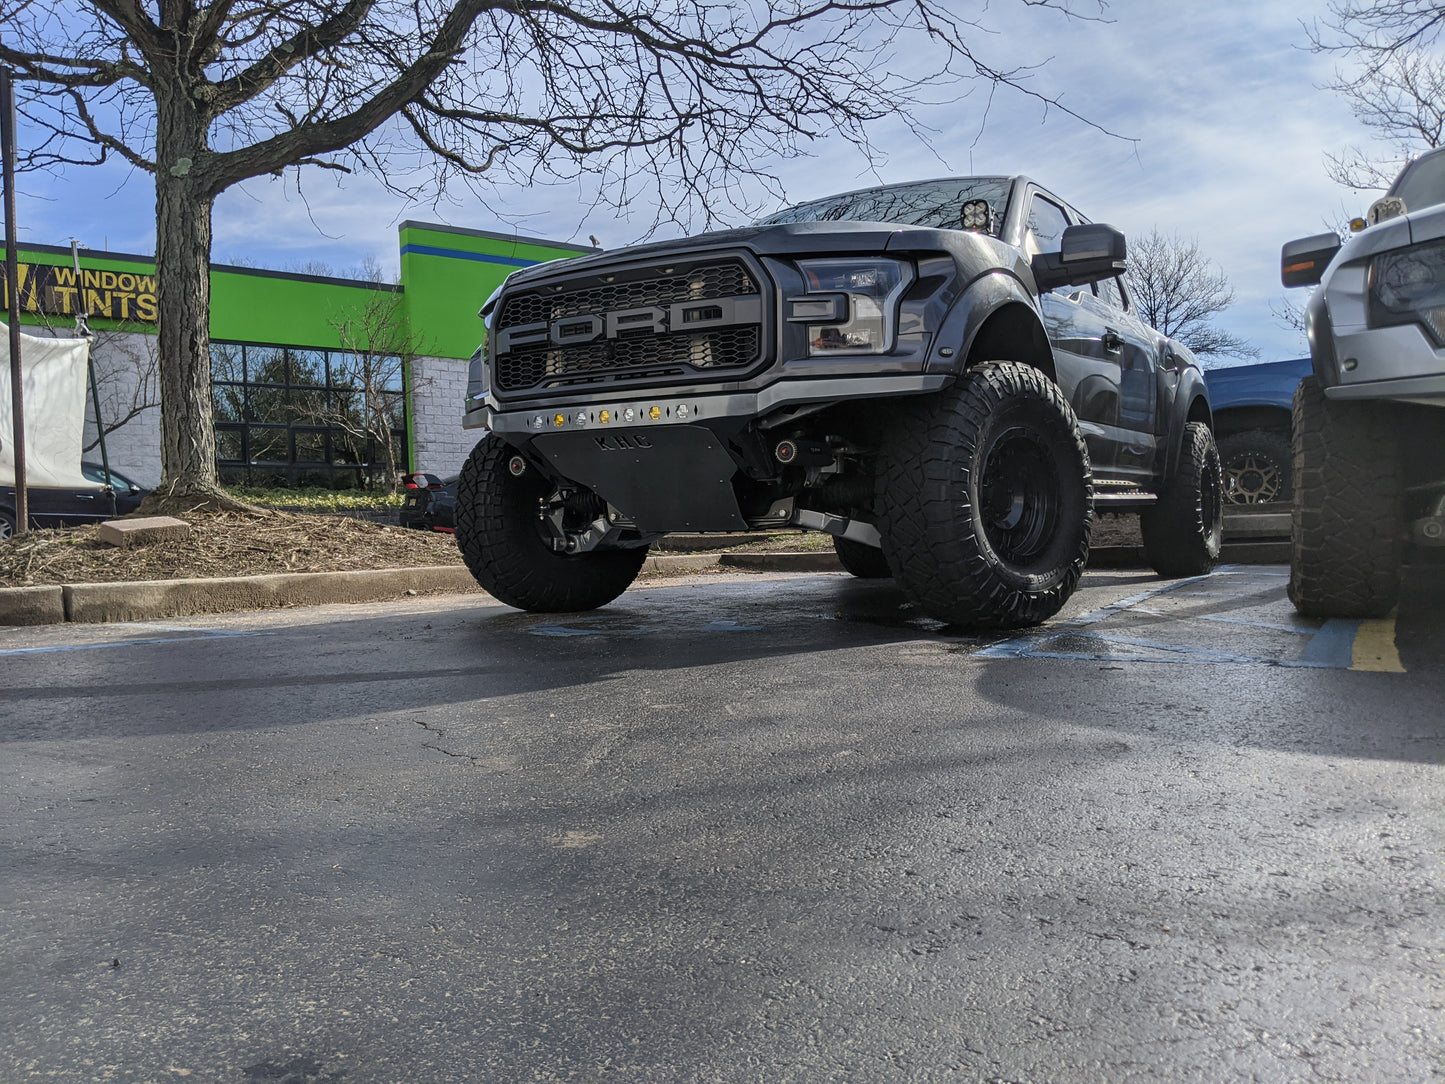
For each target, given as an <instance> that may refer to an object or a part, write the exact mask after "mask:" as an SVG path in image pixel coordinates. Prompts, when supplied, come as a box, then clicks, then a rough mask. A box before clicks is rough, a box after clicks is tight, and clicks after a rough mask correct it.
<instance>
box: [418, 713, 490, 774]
mask: <svg viewBox="0 0 1445 1084" xmlns="http://www.w3.org/2000/svg"><path fill="white" fill-rule="evenodd" d="M412 722H414V723H415V724H416V725H417V726H419V727H421V728H422V729H423V730H425V731H426V732H427V733H428V734H435V735H436V736H437V740H438V741H440V740H441V739H442V738H445V737H446V736H447V732H446V731H445V730H438V729H437V728H436V727H434V726H431V725H429V724H428V723H427V722H426V721H425V720H424V719H413V720H412ZM421 747H422V748H423V749H434V750H436V751H437V752H438V753H441V754H442V755H443V756H448V757H452V758H454V759H456V760H466V761H470V762H471V765H472V767H473V768H475V767H476V766H477V761H478V759H480V758H478V757H474V756H472V755H471V754H470V753H453V752H452V751H451V750H450V749H443V748H442V747H441V746H440V745H437V744H436V742H422V746H421Z"/></svg>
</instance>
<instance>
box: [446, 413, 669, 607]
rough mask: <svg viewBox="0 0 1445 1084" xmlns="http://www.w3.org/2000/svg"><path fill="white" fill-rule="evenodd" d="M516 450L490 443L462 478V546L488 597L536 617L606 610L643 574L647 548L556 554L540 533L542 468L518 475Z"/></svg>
mask: <svg viewBox="0 0 1445 1084" xmlns="http://www.w3.org/2000/svg"><path fill="white" fill-rule="evenodd" d="M512 452H513V449H512V448H511V446H510V445H508V444H507V443H506V442H504V441H502V440H500V439H498V438H496V437H493V436H489V437H485V438H483V439H482V440H481V441H480V442H479V443H478V444H477V446H476V447H475V448H473V449H472V454H471V455H470V456H469V457H468V458H467V462H466V464H465V466H463V467H462V471H461V476H460V477H459V478H458V480H457V505H456V540H457V547H458V548H459V549H460V550H461V553H462V560H463V561H464V562H465V563H466V566H467V568H468V569H469V570H470V571H471V573H472V575H473V576H474V577H475V578H476V581H477V583H479V584H481V586H482V588H483V589H484V590H486V592H487V593H488V594H490V595H492V596H493V597H494V598H496V599H497V600H499V601H501V602H505V603H506V604H507V605H508V606H515V607H517V608H518V609H521V610H528V611H531V612H533V613H574V612H578V611H582V610H595V609H596V608H597V607H599V606H605V605H607V603H609V602H611V601H612V600H613V599H615V598H616V597H617V596H618V595H620V594H622V592H624V591H626V590H627V588H628V587H629V586H630V585H631V583H632V581H633V580H634V579H636V578H637V574H638V572H640V571H641V570H642V565H643V562H645V561H646V560H647V549H646V547H638V548H635V549H611V550H594V551H592V552H590V553H581V554H561V553H556V552H555V551H553V550H552V549H550V548H549V547H548V545H547V544H546V542H544V541H543V539H542V535H541V533H540V531H539V529H538V527H537V523H536V519H537V501H538V499H539V498H541V497H542V496H544V495H545V494H546V493H547V492H548V491H549V490H550V489H551V488H552V486H551V483H550V482H548V481H546V479H544V478H542V477H541V475H540V474H539V473H538V472H537V470H536V468H535V467H533V468H531V469H529V470H528V471H527V472H526V473H525V474H524V475H523V476H522V477H521V478H516V477H513V476H512V474H511V472H510V471H508V469H507V460H508V459H509V458H510V457H511V455H512Z"/></svg>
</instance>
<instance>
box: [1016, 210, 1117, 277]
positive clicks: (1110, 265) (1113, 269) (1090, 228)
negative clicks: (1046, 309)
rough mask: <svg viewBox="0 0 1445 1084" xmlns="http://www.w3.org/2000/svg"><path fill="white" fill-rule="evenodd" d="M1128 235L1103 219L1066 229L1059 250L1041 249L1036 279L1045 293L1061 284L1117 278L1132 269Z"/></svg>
mask: <svg viewBox="0 0 1445 1084" xmlns="http://www.w3.org/2000/svg"><path fill="white" fill-rule="evenodd" d="M1127 256H1128V246H1127V245H1126V244H1125V241H1124V235H1123V234H1122V233H1120V232H1119V231H1118V230H1116V229H1115V228H1114V227H1113V226H1106V225H1104V224H1103V223H1102V222H1087V223H1084V224H1082V225H1078V226H1070V227H1069V228H1068V229H1066V230H1064V236H1063V238H1062V239H1061V240H1060V243H1059V251H1058V252H1041V253H1039V255H1037V256H1035V257H1034V258H1033V260H1032V261H1031V265H1032V267H1033V272H1034V281H1035V282H1036V283H1037V284H1038V287H1039V292H1040V293H1043V292H1046V291H1048V290H1052V289H1054V288H1055V287H1058V286H1084V285H1087V284H1088V283H1091V282H1099V281H1100V280H1102V279H1112V278H1117V277H1118V276H1120V275H1122V274H1123V273H1124V272H1125V271H1126V270H1128V266H1129V264H1128V259H1127Z"/></svg>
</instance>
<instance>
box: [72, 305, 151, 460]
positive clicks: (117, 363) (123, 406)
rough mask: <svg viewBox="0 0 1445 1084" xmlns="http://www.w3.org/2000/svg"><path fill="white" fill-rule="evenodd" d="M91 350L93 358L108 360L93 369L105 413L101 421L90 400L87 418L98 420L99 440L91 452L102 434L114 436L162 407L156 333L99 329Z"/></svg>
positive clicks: (87, 447)
mask: <svg viewBox="0 0 1445 1084" xmlns="http://www.w3.org/2000/svg"><path fill="white" fill-rule="evenodd" d="M90 352H91V357H92V358H94V357H96V356H97V355H99V356H100V357H103V358H104V359H105V361H104V364H97V365H96V366H95V367H94V369H93V370H92V371H93V372H94V374H95V393H96V397H97V398H98V399H99V400H100V414H101V416H100V419H99V422H98V423H97V419H96V418H95V409H94V404H92V403H91V402H90V401H89V400H87V402H86V416H87V419H88V420H89V421H90V422H92V423H97V429H96V435H95V439H93V440H92V441H91V442H90V443H89V444H87V445H86V446H85V451H87V452H88V451H90V450H91V449H92V448H94V447H96V446H97V445H98V444H100V438H101V434H102V433H103V434H104V435H105V436H110V434H111V433H114V432H115V431H116V430H117V429H119V428H121V427H122V426H124V425H126V424H128V423H129V422H131V421H133V420H134V419H136V418H137V417H139V416H140V415H141V414H143V413H145V412H146V411H147V410H152V409H154V408H156V407H158V406H160V358H159V353H158V351H157V349H156V339H155V336H154V335H150V334H146V333H143V332H139V331H129V332H127V331H126V330H125V328H124V327H121V328H118V329H116V330H113V331H95V332H92V334H91V340H90Z"/></svg>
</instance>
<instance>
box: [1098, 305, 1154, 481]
mask: <svg viewBox="0 0 1445 1084" xmlns="http://www.w3.org/2000/svg"><path fill="white" fill-rule="evenodd" d="M1084 304H1086V305H1088V306H1090V307H1091V308H1093V309H1094V311H1096V312H1097V313H1098V314H1099V316H1100V318H1101V319H1102V320H1103V321H1104V336H1103V340H1102V343H1103V346H1104V350H1105V354H1106V356H1107V357H1109V358H1110V359H1111V361H1112V363H1113V364H1115V365H1117V366H1118V373H1117V379H1118V389H1119V401H1118V417H1117V423H1116V424H1117V428H1116V429H1115V431H1114V432H1113V433H1112V434H1111V439H1112V442H1113V444H1114V448H1115V460H1114V465H1115V466H1116V467H1117V468H1118V470H1119V472H1120V474H1121V475H1124V476H1130V477H1136V478H1137V479H1138V480H1139V481H1140V482H1141V483H1143V482H1145V481H1147V480H1148V478H1149V475H1150V472H1151V470H1152V469H1153V466H1154V455H1155V450H1156V448H1157V446H1158V439H1157V436H1156V433H1155V429H1156V422H1157V405H1156V404H1157V400H1158V384H1159V352H1160V347H1159V336H1158V334H1157V333H1156V332H1155V331H1154V330H1153V329H1152V328H1149V327H1146V326H1145V325H1144V323H1143V322H1142V321H1141V320H1140V319H1139V317H1138V315H1137V314H1136V313H1135V311H1134V308H1133V306H1132V305H1131V304H1130V299H1129V295H1128V293H1127V288H1126V287H1125V286H1124V284H1123V282H1122V281H1121V280H1119V279H1104V280H1103V281H1102V282H1098V283H1096V284H1095V287H1094V293H1093V296H1092V297H1090V298H1086V299H1085V301H1084Z"/></svg>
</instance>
